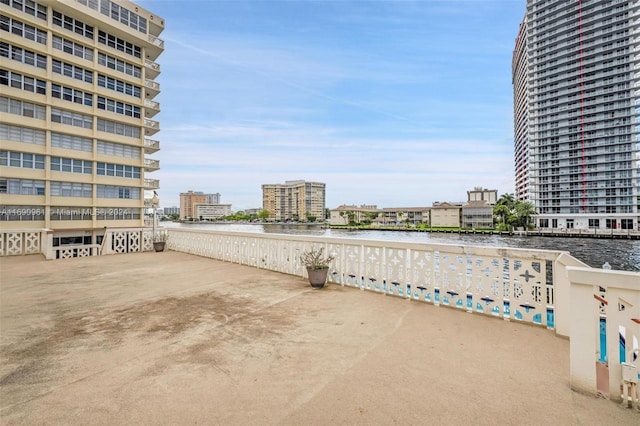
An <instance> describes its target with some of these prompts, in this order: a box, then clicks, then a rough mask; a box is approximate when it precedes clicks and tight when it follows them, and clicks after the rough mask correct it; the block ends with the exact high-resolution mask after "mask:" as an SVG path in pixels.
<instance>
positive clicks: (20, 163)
mask: <svg viewBox="0 0 640 426" xmlns="http://www.w3.org/2000/svg"><path fill="white" fill-rule="evenodd" d="M0 166H7V167H20V168H23V169H41V170H44V155H37V154H29V153H27V152H13V151H0Z"/></svg>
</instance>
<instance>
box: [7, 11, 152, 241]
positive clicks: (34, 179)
mask: <svg viewBox="0 0 640 426" xmlns="http://www.w3.org/2000/svg"><path fill="white" fill-rule="evenodd" d="M0 6H1V7H0V227H1V229H3V230H12V229H19V230H24V229H50V230H53V232H54V245H58V244H68V243H84V244H91V243H94V244H95V243H96V239H98V240H99V238H100V236H101V235H102V233H103V232H104V231H103V230H104V229H105V228H106V227H141V226H144V198H145V197H144V192H145V190H154V189H157V188H158V187H159V182H158V180H154V179H148V178H147V173H149V172H153V171H155V170H157V169H158V168H159V164H158V161H156V160H153V159H150V158H147V154H153V153H155V152H157V151H158V150H159V142H158V141H156V140H153V139H151V137H152V136H153V135H154V134H155V133H157V132H158V131H159V130H160V129H159V123H158V122H157V121H155V120H153V117H154V116H155V115H156V114H157V113H158V112H159V111H160V108H159V104H158V103H157V102H156V101H154V98H155V97H156V96H157V95H158V93H159V92H160V88H159V85H158V83H157V82H156V81H155V78H156V77H157V76H158V75H159V74H160V67H159V65H158V63H156V62H155V60H156V58H157V57H158V56H159V55H160V54H161V53H162V51H163V42H162V40H160V39H159V38H158V35H160V33H161V32H162V30H163V28H164V20H163V19H162V18H160V17H158V16H155V15H154V14H152V13H151V12H149V11H147V10H144V9H142V8H141V7H139V6H137V5H136V4H134V3H131V2H129V1H126V0H75V1H74V0H37V1H32V0H0Z"/></svg>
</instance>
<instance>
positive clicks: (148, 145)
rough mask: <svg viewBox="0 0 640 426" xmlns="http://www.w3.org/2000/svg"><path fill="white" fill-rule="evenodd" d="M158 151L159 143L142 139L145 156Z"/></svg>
mask: <svg viewBox="0 0 640 426" xmlns="http://www.w3.org/2000/svg"><path fill="white" fill-rule="evenodd" d="M158 151H160V141H156V140H153V139H148V138H145V139H144V153H145V154H154V153H156V152H158Z"/></svg>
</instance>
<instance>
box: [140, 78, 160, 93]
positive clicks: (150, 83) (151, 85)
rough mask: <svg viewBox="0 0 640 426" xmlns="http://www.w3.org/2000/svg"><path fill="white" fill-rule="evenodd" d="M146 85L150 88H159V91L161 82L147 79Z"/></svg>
mask: <svg viewBox="0 0 640 426" xmlns="http://www.w3.org/2000/svg"><path fill="white" fill-rule="evenodd" d="M144 86H145V87H148V88H149V89H153V90H158V91H159V90H160V84H159V83H156V82H155V81H153V80H145V81H144Z"/></svg>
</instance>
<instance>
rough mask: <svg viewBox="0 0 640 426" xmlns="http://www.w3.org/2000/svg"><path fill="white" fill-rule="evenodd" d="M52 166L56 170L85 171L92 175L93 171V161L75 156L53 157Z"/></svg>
mask: <svg viewBox="0 0 640 426" xmlns="http://www.w3.org/2000/svg"><path fill="white" fill-rule="evenodd" d="M50 164H51V165H50V168H51V170H53V171H56V172H68V173H84V174H88V175H90V174H91V173H92V171H93V163H92V162H91V161H85V160H78V159H75V158H64V157H51V161H50Z"/></svg>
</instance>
